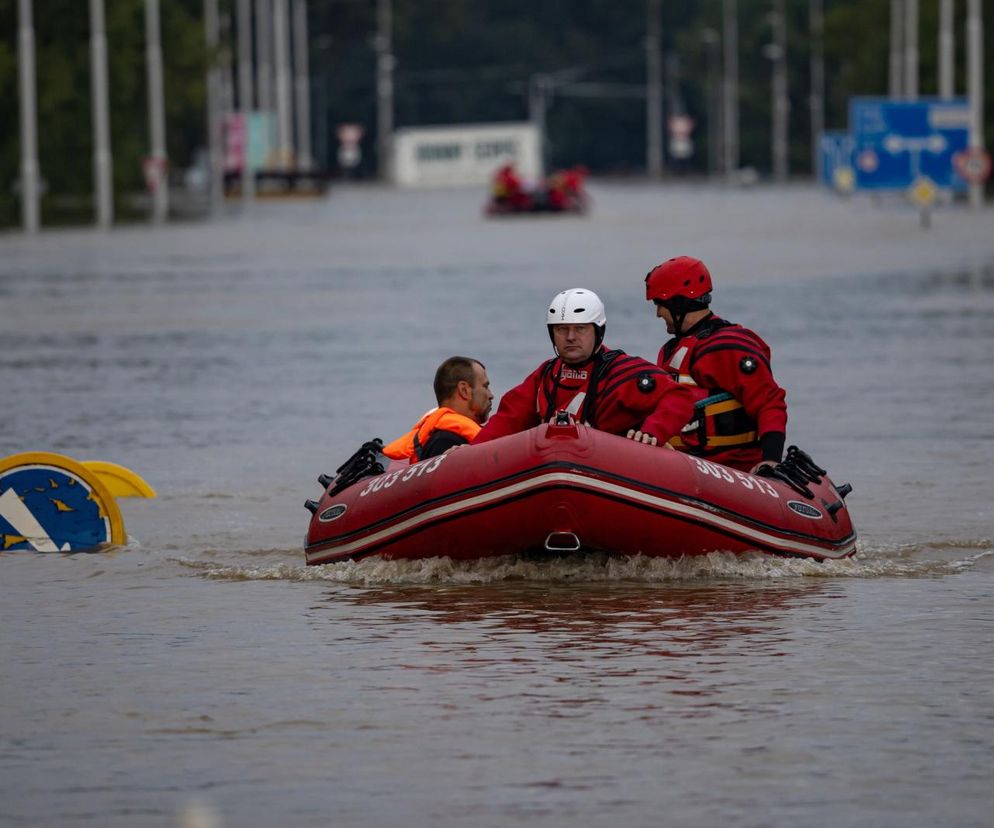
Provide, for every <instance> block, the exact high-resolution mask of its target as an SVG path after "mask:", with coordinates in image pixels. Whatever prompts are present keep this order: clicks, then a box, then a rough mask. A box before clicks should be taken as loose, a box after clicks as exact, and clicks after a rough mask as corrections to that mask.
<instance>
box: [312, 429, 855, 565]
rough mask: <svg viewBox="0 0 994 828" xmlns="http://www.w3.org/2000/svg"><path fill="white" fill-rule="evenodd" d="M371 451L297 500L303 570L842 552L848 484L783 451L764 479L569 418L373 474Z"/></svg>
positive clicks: (847, 533)
mask: <svg viewBox="0 0 994 828" xmlns="http://www.w3.org/2000/svg"><path fill="white" fill-rule="evenodd" d="M378 445H379V444H378V443H367V444H366V446H365V447H364V449H365V461H362V456H361V455H362V453H363V450H360V452H357V454H356V455H355V456H354V457H353V458H352V460H350V463H351V464H352V465H351V467H350V468H346V467H347V466H349V464H346V466H343V467H342V469H339V475H338V477H336V478H330V477H327V476H324V475H322V477H320V478H319V481H320V482H321V483H322V484H323V485H325V487H326V491H325V494H324V495H323V497H322V498H321V500H320V501H319V502H317V501H308V503H307V506H308V508H309V509H310V510H311V512H312V515H313V516H312V518H311V523H310V528H309V530H308V532H307V546H306V552H307V563H308V564H326V563H334V562H337V561H345V560H350V559H351V560H356V559H360V558H364V557H366V556H368V555H375V554H379V555H382V556H383V557H384V558H427V557H436V556H443V555H446V556H449V557H451V558H454V559H460V560H471V559H477V558H484V557H489V556H496V555H508V554H513V553H523V552H541V551H543V550H545V551H549V552H560V553H561V552H573V551H581V550H590V551H603V552H609V553H613V554H618V555H639V554H642V555H648V556H657V557H679V556H682V555H703V554H707V553H708V552H713V551H730V552H746V551H751V550H755V551H759V552H765V553H769V554H771V555H781V556H790V557H801V558H813V559H815V560H825V559H830V558H832V559H834V558H845V557H848V556H849V555H852V554H853V552H854V551H855V546H856V534H855V532H854V531H853V526H852V521H851V520H850V517H849V512H848V510H847V509H846V506H845V501H844V498H845V496H846V495H847V494H848V493H849V491H850V490H851V487H850V486H848V485H840V486H836V485H834V484H833V483H832V482H831V480H829V479H828V477H827V476H826V475H825V473H824V470H822V469H819V468H818V467H817V466H815V465H814V464H813V463H812V462H811V460H810V458H809V457H807V455H805V454H804V453H803V452H799V451H797V450H796V449H795V448H793V447H792V448H791V449H790V450H788V455H787V459H786V460H785V461H784V463H783V464H781V465H780V466H779V467H777V468H776V471H775V472H774V476H773V477H765V476H764V477H759V476H756V475H751V474H746V473H744V472H740V471H736V470H734V469H730V468H728V467H726V466H722V465H719V464H717V463H713V462H709V461H707V460H703V459H700V458H697V457H692V456H690V455H687V454H683V453H680V452H677V451H669V450H667V449H663V448H658V447H654V446H647V445H643V444H641V443H635V442H633V441H631V440H625V439H623V438H621V437H616V436H614V435H612V434H607V433H605V432H602V431H597V430H595V429H591V428H586V427H584V426H582V425H576V424H572V423H564V424H551V423H550V424H548V425H540V426H537V427H535V428H533V429H531V430H529V431H525V432H522V433H521V434H515V435H512V436H509V437H503V438H501V439H498V440H493V441H491V442H487V443H482V444H480V445H475V446H465V447H462V448H458V449H456V450H454V451H450V452H449V453H447V454H443V455H441V456H439V457H434V458H430V459H428V460H423V461H421V462H420V463H414V464H412V465H403V466H400V467H397V466H396V465H393V466H390V467H389V468H387V470H386V471H385V472H383V473H379V474H375V472H379V471H381V470H382V468H383V466H382V465H379V464H377V463H375V462H372V463H371V462H370V461H371V460H372V459H373V455H374V452H375V448H376V447H378ZM357 458H358V460H357ZM381 459H382V458H381ZM357 462H358V463H359V466H358V468H359V471H358V473H356V468H357V466H356V463H357ZM370 471H372V472H374V476H361V475H363V474H367V473H369V472H370ZM357 478H358V479H357ZM353 480H354V481H355V482H352V481H353Z"/></svg>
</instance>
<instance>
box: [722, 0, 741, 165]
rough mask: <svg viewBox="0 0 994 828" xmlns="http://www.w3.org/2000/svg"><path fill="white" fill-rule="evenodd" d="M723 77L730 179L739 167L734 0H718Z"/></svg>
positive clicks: (727, 160) (737, 67)
mask: <svg viewBox="0 0 994 828" xmlns="http://www.w3.org/2000/svg"><path fill="white" fill-rule="evenodd" d="M722 11H723V23H722V26H723V38H724V47H725V55H724V57H725V77H724V81H723V95H722V101H723V109H724V115H723V117H722V124H723V126H724V128H725V135H724V139H725V140H724V150H725V154H724V163H723V164H722V167H723V169H724V172H725V175H726V176H728V177H729V178H731V177H732V176H733V175H734V174H735V171H736V170H737V169H738V168H739V23H738V3H737V2H736V0H722Z"/></svg>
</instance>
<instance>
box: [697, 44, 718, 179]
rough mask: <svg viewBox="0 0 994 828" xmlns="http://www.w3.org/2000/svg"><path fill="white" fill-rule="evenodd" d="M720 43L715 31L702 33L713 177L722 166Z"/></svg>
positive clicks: (709, 147)
mask: <svg viewBox="0 0 994 828" xmlns="http://www.w3.org/2000/svg"><path fill="white" fill-rule="evenodd" d="M720 41H721V38H720V36H719V35H718V32H717V31H716V30H715V29H704V30H703V31H702V32H701V42H702V43H703V44H704V49H705V54H706V58H707V112H708V174H709V175H712V176H713V175H714V174H715V173H716V172H717V171H718V169H719V167H720V166H721V157H720V156H721V84H720V81H719V78H718V73H719V70H718V63H719V62H718V44H719V43H720Z"/></svg>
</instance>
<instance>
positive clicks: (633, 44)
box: [0, 0, 994, 225]
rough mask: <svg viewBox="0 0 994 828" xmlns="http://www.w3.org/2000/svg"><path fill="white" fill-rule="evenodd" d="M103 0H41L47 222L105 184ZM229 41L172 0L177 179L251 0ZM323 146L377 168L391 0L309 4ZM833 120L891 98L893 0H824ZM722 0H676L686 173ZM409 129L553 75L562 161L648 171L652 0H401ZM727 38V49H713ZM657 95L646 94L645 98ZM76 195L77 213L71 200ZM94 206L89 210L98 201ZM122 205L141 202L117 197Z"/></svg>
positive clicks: (329, 162)
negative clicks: (92, 9) (210, 82)
mask: <svg viewBox="0 0 994 828" xmlns="http://www.w3.org/2000/svg"><path fill="white" fill-rule="evenodd" d="M105 2H106V18H107V42H108V54H109V75H110V104H111V145H112V151H113V157H114V187H115V191H116V193H117V194H118V195H119V196H120V195H121V194H125V193H134V192H139V191H141V190H142V189H143V187H144V184H143V179H142V173H141V160H142V158H143V157H144V156H145V155H147V154H148V143H149V139H148V125H147V121H148V119H147V98H146V95H147V91H146V76H145V42H144V37H145V35H144V32H145V29H144V5H145V4H144V0H105ZM88 5H89V4H88V3H86V2H83V0H33V8H34V23H35V39H36V59H37V70H36V73H37V86H38V128H39V156H40V167H41V171H42V176H43V179H44V181H45V187H46V195H45V197H44V199H43V221H45V222H46V223H51V222H52V221H57V220H59V218H60V216H66V217H71V218H74V219H76V220H81V219H82V220H87V218H86V216H85V215H84V216H81V215H79V209H80V208H79V205H84V207H85V210H89V209H90V207H89V202H88V201H87V199H88V198H89V195H90V193H91V192H92V189H93V172H92V166H93V164H92V155H93V143H92V142H93V138H92V128H91V123H92V121H91V95H90V52H89V48H90V47H89V34H90V33H89V12H88ZM219 5H220V9H221V16H222V38H223V40H224V42H225V43H227V44H228V45H227V46H222V48H221V50H220V51H219V53H218V54H215V55H208V54H207V49H206V45H205V44H206V39H205V34H204V22H203V0H167V1H164V2H162V3H161V17H162V49H163V59H164V66H165V96H166V122H167V147H168V153H169V158H170V163H171V165H172V170H173V175H174V176H176V175H178V173H179V172H180V171H181V170H182V169H183V168H185V167H187V166H189V165H190V164H192V163H193V161H194V159H195V157H196V154H197V152H198V150H202V148H203V145H204V143H205V134H206V104H205V74H206V67H207V66H208V63H209V62H210V61H212V60H216V61H220V62H221V63H222V64H223V65H225V66H227V67H229V68H233V61H232V53H233V49H232V48H231V44H230V37H231V34H232V33H233V31H234V28H235V27H234V6H235V3H234V0H219ZM308 5H309V39H310V44H309V45H310V75H311V109H312V142H313V146H314V154H315V157H316V160H317V162H318V163H319V164H320V165H322V166H323V167H325V168H327V169H329V170H331V171H332V172H335V157H336V150H337V143H336V138H335V127H336V126H337V125H338V124H340V123H344V122H354V123H359V124H361V125H363V126H364V127H365V137H364V139H363V145H362V147H363V162H362V166H361V168H360V171H361V173H362V174H364V175H372V174H373V173H374V171H375V167H376V157H375V147H376V118H375V112H376V96H375V52H374V46H373V41H374V35H375V30H376V8H375V7H376V0H310V2H309V4H308ZM823 5H824V15H825V25H824V54H825V92H826V100H825V126H826V127H827V128H829V129H844V128H845V127H846V125H847V108H848V101H849V98H850V97H851V96H853V95H885V94H886V92H887V73H888V38H889V13H890V0H824V3H823ZM785 6H786V12H787V43H788V45H787V64H788V78H789V97H790V104H791V107H790V169H791V173H792V174H794V175H809V174H810V173H811V165H812V156H811V119H810V111H809V106H808V102H809V94H810V47H811V38H810V31H809V19H808V14H809V3H808V0H786V3H785ZM721 7H722V4H721V2H720V0H665V1H664V2H662V4H661V8H662V21H661V23H662V30H661V34H662V37H661V44H660V46H661V50H662V53H663V59H664V61H665V66H666V77H665V89H666V96H665V98H664V111H666V107H668V106H669V107H672V106H674V105H679V106H682V107H684V108H685V110H686V112H687V114H689V115H690V116H691V117H692V118H693V119H694V121H695V124H696V127H695V131H694V135H693V138H694V148H695V151H694V154H693V156H692V157H691V158H689V159H687V160H686V161H681V162H679V163H676V162H674V159H671V158H669V157H667V158H666V162H667V170H668V173H669V174H673V175H675V174H686V175H692V174H700V173H704V172H706V171H708V170H709V169H711V168H712V167H713V166H714V159H712V158H709V157H708V156H709V147H708V140H707V136H708V129H709V119H712V118H714V117H715V112H714V106H713V100H714V97H713V95H714V91H715V90H714V87H713V83H714V80H715V72H714V69H715V66H716V64H715V58H716V57H717V58H718V61H719V62H720V52H715V50H714V49H715V47H714V46H709V37H710V38H711V40H712V42H713V37H714V34H713V33H720V32H721V28H722V26H721V24H722V19H721V13H722V10H721ZM771 7H772V4H771V3H770V1H769V0H739V2H738V20H739V45H740V62H739V82H740V108H739V123H740V161H741V164H742V165H743V166H751V167H754V168H756V169H757V170H758V171H759V172H760V174H767V173H768V172H769V170H770V168H771V163H772V159H771V151H770V143H771V142H770V131H771V127H770V123H771V105H772V103H771V92H770V78H771V71H772V66H771V62H770V60H768V59H767V58H766V57H765V56H764V47H765V46H766V45H767V44H768V43H769V42H770V41H771V38H772V29H771V22H770V15H769V13H770V10H771ZM983 8H984V17H985V22H986V25H985V31H984V39H985V79H986V83H985V87H986V88H985V102H984V113H985V122H986V128H985V131H986V135H987V136H988V144H990V137H991V136H992V135H994V80H992V79H994V72H992V67H994V37H992V34H991V32H992V31H994V0H984V2H983ZM393 12H394V31H393V51H394V55H395V57H396V61H397V63H396V70H395V89H396V92H395V113H396V114H395V126H397V127H403V126H418V125H428V124H447V123H466V122H489V121H505V120H524V119H526V118H527V117H528V91H529V84H530V83H532V82H533V80H534V79H535V78H536V77H537V76H540V75H544V76H546V77H547V78H551V79H552V90H553V91H552V96H551V98H550V101H549V106H548V109H547V134H548V144H549V162H550V163H551V164H552V165H555V166H560V165H565V164H572V163H583V164H586V165H587V166H588V167H589V168H590V169H591V171H593V172H594V173H612V174H625V173H633V174H638V173H641V172H642V171H643V170H644V165H645V156H646V152H645V134H646V120H645V118H646V116H645V101H644V97H639V94H640V91H639V90H640V89H642V88H643V85H644V83H645V47H644V42H645V35H646V5H645V0H432V2H430V3H426V2H418V0H393ZM965 14H966V2H964V0H958V1H957V3H956V21H955V32H956V42H957V54H956V91H957V94H965V84H966V74H965V72H966V69H965V61H966V50H965V37H964V20H965ZM937 19H938V0H924V2H922V3H921V4H920V37H919V52H920V75H921V79H920V94H921V95H923V96H927V95H932V94H935V90H936V89H937V85H938V82H937V75H938V68H937V67H938V55H937V51H938V50H937V41H938V35H937V32H938V22H937ZM0 21H3V37H2V39H0V123H3V124H4V125H5V128H4V130H3V132H2V133H0V224H7V225H9V224H15V223H17V221H18V220H19V213H18V202H17V194H16V190H17V187H18V178H19V163H20V162H19V152H20V149H19V147H20V143H19V134H18V129H17V124H18V77H17V0H0ZM709 49H710V51H709ZM642 94H644V92H643V93H642ZM72 204H75V205H76V208H75V209H76V211H75V212H74V211H73V210H72V209H71V208H70V207H69V206H68V205H72ZM85 210H84V212H85ZM118 213H119V215H125V214H126V211H122V210H121V209H120V206H119V209H118Z"/></svg>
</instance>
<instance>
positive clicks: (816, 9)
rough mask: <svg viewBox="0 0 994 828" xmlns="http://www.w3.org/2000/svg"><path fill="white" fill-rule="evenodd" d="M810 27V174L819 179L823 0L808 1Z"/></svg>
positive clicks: (822, 95)
mask: <svg viewBox="0 0 994 828" xmlns="http://www.w3.org/2000/svg"><path fill="white" fill-rule="evenodd" d="M808 18H809V25H810V27H811V173H812V175H814V176H815V179H816V180H819V179H820V178H821V170H820V165H821V152H820V151H819V146H820V141H821V134H822V133H823V132H824V131H825V40H824V38H825V9H824V3H823V0H810V5H809V6H808Z"/></svg>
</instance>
